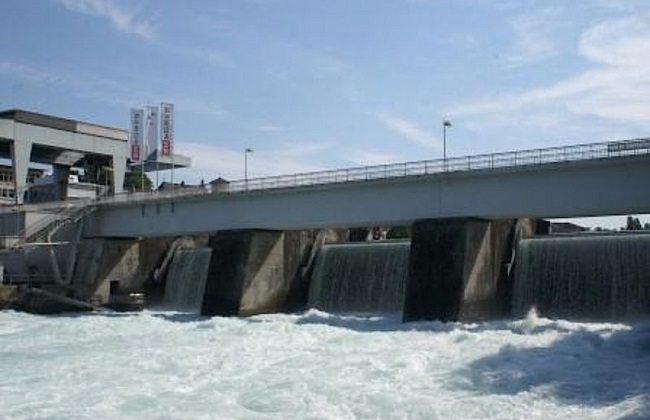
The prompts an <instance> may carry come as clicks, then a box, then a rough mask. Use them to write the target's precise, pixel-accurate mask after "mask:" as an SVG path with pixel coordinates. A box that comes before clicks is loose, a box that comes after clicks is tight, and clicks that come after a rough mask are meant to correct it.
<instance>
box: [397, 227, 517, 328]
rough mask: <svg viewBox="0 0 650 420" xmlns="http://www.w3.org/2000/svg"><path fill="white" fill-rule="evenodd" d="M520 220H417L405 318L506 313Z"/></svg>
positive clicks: (464, 318)
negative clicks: (512, 256) (509, 279)
mask: <svg viewBox="0 0 650 420" xmlns="http://www.w3.org/2000/svg"><path fill="white" fill-rule="evenodd" d="M514 228H515V221H514V220H500V221H488V220H483V219H473V218H452V219H435V220H419V221H417V222H416V223H415V224H414V225H413V238H412V242H411V256H410V262H409V276H408V281H407V285H406V293H405V303H404V313H403V319H404V321H417V320H441V321H472V320H479V319H480V320H484V319H489V318H494V317H500V316H506V315H507V314H508V311H509V304H508V302H506V301H507V295H508V294H509V293H511V292H510V290H511V288H512V286H511V284H510V283H509V282H508V275H507V274H508V273H507V271H508V270H507V264H508V263H509V262H510V260H511V255H512V241H513V237H514Z"/></svg>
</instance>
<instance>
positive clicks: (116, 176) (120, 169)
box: [112, 155, 126, 194]
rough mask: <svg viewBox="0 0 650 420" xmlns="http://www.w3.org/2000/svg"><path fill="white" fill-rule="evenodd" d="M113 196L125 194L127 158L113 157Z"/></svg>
mask: <svg viewBox="0 0 650 420" xmlns="http://www.w3.org/2000/svg"><path fill="white" fill-rule="evenodd" d="M112 160H113V194H120V193H122V192H124V174H125V172H126V158H125V157H124V156H121V155H113V158H112Z"/></svg>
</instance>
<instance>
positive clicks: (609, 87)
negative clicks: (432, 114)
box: [447, 15, 650, 124]
mask: <svg viewBox="0 0 650 420" xmlns="http://www.w3.org/2000/svg"><path fill="white" fill-rule="evenodd" d="M579 53H580V54H581V55H582V56H584V57H585V58H587V59H588V60H590V61H591V62H592V63H594V64H595V66H594V67H593V68H592V69H589V70H586V71H584V72H583V73H581V74H578V75H576V76H574V77H570V78H567V79H565V80H561V81H558V82H556V83H554V84H551V85H548V86H542V87H538V88H535V89H531V90H529V91H525V92H521V93H517V94H514V93H511V94H507V95H496V96H488V97H485V98H483V99H480V100H478V101H472V102H468V103H464V104H459V105H456V106H453V107H451V108H450V109H448V110H447V114H448V115H451V116H461V117H479V118H481V119H492V120H494V119H499V118H503V116H507V119H505V118H504V121H506V120H507V121H517V118H516V117H518V116H520V115H521V116H523V117H527V116H529V115H530V113H531V112H542V113H544V112H548V111H549V109H554V110H555V112H561V113H562V112H564V113H569V115H574V116H596V117H600V118H603V119H608V120H616V121H619V122H626V123H640V124H647V122H648V115H650V72H648V70H647V68H648V66H650V24H649V23H648V16H647V15H646V16H642V17H633V18H626V19H619V20H613V21H607V22H603V23H601V24H598V25H596V26H593V27H592V28H590V29H588V30H587V31H585V32H584V33H583V34H582V36H581V38H580V42H579Z"/></svg>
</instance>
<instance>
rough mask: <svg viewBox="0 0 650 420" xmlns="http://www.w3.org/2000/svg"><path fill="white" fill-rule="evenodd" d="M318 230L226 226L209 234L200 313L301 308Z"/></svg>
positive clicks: (242, 313)
mask: <svg viewBox="0 0 650 420" xmlns="http://www.w3.org/2000/svg"><path fill="white" fill-rule="evenodd" d="M316 238H317V235H316V231H312V230H301V231H271V230H230V231H219V232H217V233H215V234H213V235H211V236H210V239H209V246H210V247H211V248H212V257H211V260H210V266H209V267H208V279H207V282H206V286H205V292H204V294H203V304H202V307H201V315H209V316H213V315H220V316H249V315H255V314H260V313H275V312H282V311H286V310H303V309H304V308H305V306H306V303H307V294H308V289H309V284H308V283H306V282H307V281H308V280H307V279H308V276H307V275H306V273H305V272H306V271H308V264H309V262H311V261H310V258H309V257H310V255H311V254H310V251H311V249H312V246H313V244H314V241H315V240H316Z"/></svg>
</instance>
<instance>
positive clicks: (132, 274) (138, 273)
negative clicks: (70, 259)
mask: <svg viewBox="0 0 650 420" xmlns="http://www.w3.org/2000/svg"><path fill="white" fill-rule="evenodd" d="M171 242H172V239H171V238H149V239H141V240H135V239H121V240H115V239H112V240H105V239H88V240H84V241H83V244H82V246H80V247H79V253H78V259H77V266H76V270H75V273H74V278H73V284H74V285H75V288H76V290H77V292H78V296H79V297H80V298H83V299H89V300H91V301H93V303H95V304H98V305H103V304H106V303H107V302H108V300H109V297H110V287H111V286H110V285H111V282H112V281H116V282H118V283H117V284H118V285H119V290H118V291H119V292H121V293H126V292H134V291H137V292H141V291H143V290H144V288H145V285H146V283H147V282H148V281H149V280H150V279H151V277H152V274H153V271H154V270H155V268H156V267H158V265H159V264H160V263H161V262H162V260H163V258H164V255H165V252H166V251H167V248H168V247H169V244H170V243H171Z"/></svg>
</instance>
